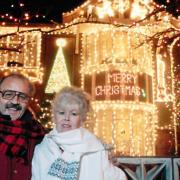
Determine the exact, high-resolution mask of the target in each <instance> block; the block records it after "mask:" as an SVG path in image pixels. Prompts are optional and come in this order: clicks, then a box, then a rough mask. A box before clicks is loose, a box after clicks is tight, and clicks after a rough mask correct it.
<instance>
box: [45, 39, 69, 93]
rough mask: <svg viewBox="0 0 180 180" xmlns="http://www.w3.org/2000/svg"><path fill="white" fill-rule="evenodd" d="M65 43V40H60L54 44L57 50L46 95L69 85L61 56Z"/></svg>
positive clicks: (63, 59)
mask: <svg viewBox="0 0 180 180" xmlns="http://www.w3.org/2000/svg"><path fill="white" fill-rule="evenodd" d="M66 43H67V42H66V40H65V39H62V38H60V39H57V40H56V44H57V45H58V46H59V48H58V52H57V55H56V58H55V60H54V64H53V67H52V71H51V74H50V76H49V80H48V83H47V87H46V89H45V92H46V93H54V92H57V91H59V90H60V89H61V88H62V87H64V86H68V85H70V78H69V74H68V71H67V66H66V60H65V57H64V54H63V47H64V46H65V45H66Z"/></svg>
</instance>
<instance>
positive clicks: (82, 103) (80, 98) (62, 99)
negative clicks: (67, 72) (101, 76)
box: [52, 86, 92, 121]
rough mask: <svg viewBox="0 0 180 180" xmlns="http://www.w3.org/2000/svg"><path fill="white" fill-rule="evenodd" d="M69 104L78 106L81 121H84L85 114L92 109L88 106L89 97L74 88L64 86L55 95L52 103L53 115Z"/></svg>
mask: <svg viewBox="0 0 180 180" xmlns="http://www.w3.org/2000/svg"><path fill="white" fill-rule="evenodd" d="M71 104H77V105H78V106H79V111H80V117H81V120H82V121H85V120H86V117H87V113H88V112H89V111H90V110H91V109H92V108H91V105H90V95H89V94H88V93H86V92H85V91H83V90H82V89H80V88H77V87H74V86H71V87H69V86H66V87H64V88H62V89H61V90H60V91H59V92H58V93H57V94H56V96H55V98H54V100H53V103H52V111H53V114H55V112H56V111H57V109H58V108H60V107H62V106H63V107H66V106H67V105H71Z"/></svg>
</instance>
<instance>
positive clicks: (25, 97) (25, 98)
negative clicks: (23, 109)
mask: <svg viewBox="0 0 180 180" xmlns="http://www.w3.org/2000/svg"><path fill="white" fill-rule="evenodd" d="M0 93H1V94H2V98H3V99H6V100H12V99H13V98H14V97H15V96H17V97H18V100H19V101H20V102H28V101H29V99H30V97H29V96H28V95H27V94H24V93H22V92H18V91H12V90H6V91H0Z"/></svg>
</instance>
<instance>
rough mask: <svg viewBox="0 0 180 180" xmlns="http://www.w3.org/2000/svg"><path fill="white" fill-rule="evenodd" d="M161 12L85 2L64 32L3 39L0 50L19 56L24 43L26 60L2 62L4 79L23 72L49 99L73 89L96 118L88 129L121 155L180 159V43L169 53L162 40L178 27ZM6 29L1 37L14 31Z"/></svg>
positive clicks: (138, 0)
mask: <svg viewBox="0 0 180 180" xmlns="http://www.w3.org/2000/svg"><path fill="white" fill-rule="evenodd" d="M155 8H157V5H155V4H154V3H152V1H142V0H135V1H130V0H111V1H110V0H100V1H99V0H91V1H90V0H89V1H86V2H85V3H84V4H82V5H81V6H79V7H77V8H76V9H74V10H72V11H71V12H67V13H65V14H63V24H62V25H61V26H60V27H53V28H52V27H39V28H40V29H41V31H39V30H37V31H36V30H33V31H31V28H28V27H26V28H25V31H24V30H23V31H24V32H23V33H19V34H15V35H14V36H12V37H10V36H5V37H4V38H1V39H0V43H1V47H4V44H6V47H10V48H11V49H12V48H16V49H17V44H19V43H18V42H21V41H22V42H23V43H24V46H23V49H22V48H21V52H17V51H10V52H8V51H6V53H1V54H0V66H1V73H8V72H14V71H20V72H22V73H23V74H25V75H27V76H28V77H30V78H31V79H32V81H34V82H38V83H42V84H43V85H42V86H43V87H44V90H45V94H51V93H54V92H56V91H58V90H59V89H60V87H62V86H65V85H70V84H71V85H76V86H79V87H81V88H83V89H84V90H85V91H87V92H88V93H89V94H90V95H91V96H92V106H93V110H94V111H93V112H92V113H91V114H90V115H89V117H88V120H87V121H86V124H85V127H87V128H88V129H90V130H91V131H93V132H94V133H95V134H96V135H97V136H99V137H100V138H102V139H103V140H104V141H105V142H106V143H108V144H112V145H113V146H114V151H115V153H116V154H118V155H119V154H120V155H130V156H154V155H170V154H177V153H178V138H177V119H176V118H177V110H176V107H177V102H176V94H175V78H174V65H175V61H176V55H175V54H176V51H177V49H176V48H175V47H176V45H177V43H179V38H176V39H175V40H174V41H173V42H172V43H171V45H170V46H164V38H163V37H164V36H163V35H162V36H159V35H161V34H162V32H165V31H167V30H169V29H176V27H175V24H174V20H173V18H172V17H171V16H170V15H168V14H167V13H165V12H161V11H159V12H156V13H155V11H154V9H155ZM0 28H1V31H0V32H1V35H3V33H2V32H5V33H7V32H9V31H10V30H11V28H9V27H0ZM12 31H13V27H12ZM165 35H166V36H168V37H171V36H173V33H171V31H167V33H166V34H165ZM21 44H22V43H21ZM14 61H15V62H16V63H15V64H16V65H15V66H11V65H12V64H13V63H14ZM9 63H10V64H11V65H8V64H9ZM18 64H20V65H21V66H20V65H18ZM40 120H41V119H40ZM49 124H50V123H48V125H49ZM160 142H161V143H160Z"/></svg>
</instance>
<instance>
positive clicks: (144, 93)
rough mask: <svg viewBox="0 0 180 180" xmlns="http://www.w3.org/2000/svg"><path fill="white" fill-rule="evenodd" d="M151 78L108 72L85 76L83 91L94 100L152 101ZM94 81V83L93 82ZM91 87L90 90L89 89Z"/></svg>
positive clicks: (145, 75)
mask: <svg viewBox="0 0 180 180" xmlns="http://www.w3.org/2000/svg"><path fill="white" fill-rule="evenodd" d="M151 80H152V78H151V77H150V76H149V75H147V74H140V73H129V72H120V71H110V72H102V73H99V74H95V75H94V77H93V78H92V77H91V76H85V90H86V91H87V92H89V93H90V94H91V95H92V96H93V99H95V100H131V101H133V100H137V99H138V100H139V101H145V102H151V101H152V90H151V89H152V82H151ZM93 81H94V82H93ZM90 87H91V88H90Z"/></svg>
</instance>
